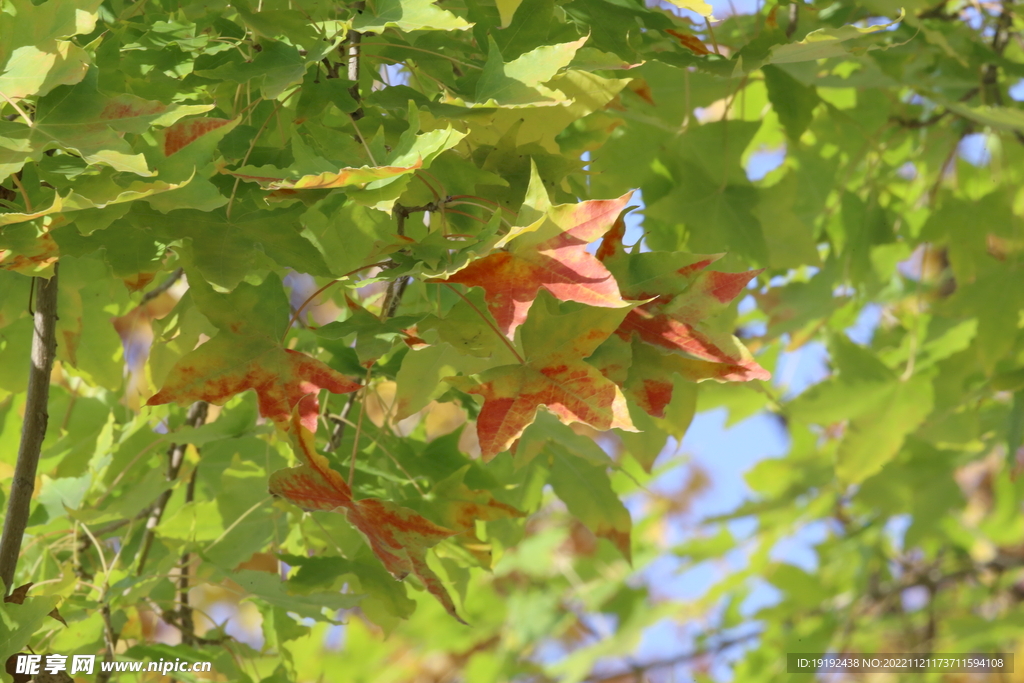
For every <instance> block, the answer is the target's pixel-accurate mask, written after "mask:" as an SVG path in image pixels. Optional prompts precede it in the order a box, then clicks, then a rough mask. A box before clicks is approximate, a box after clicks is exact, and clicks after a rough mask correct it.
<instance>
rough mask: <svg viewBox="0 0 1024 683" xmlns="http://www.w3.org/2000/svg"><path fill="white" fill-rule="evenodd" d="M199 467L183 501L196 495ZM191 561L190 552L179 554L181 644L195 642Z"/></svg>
mask: <svg viewBox="0 0 1024 683" xmlns="http://www.w3.org/2000/svg"><path fill="white" fill-rule="evenodd" d="M198 471H199V468H198V467H197V468H196V469H194V470H192V476H190V477H189V479H188V486H187V487H186V488H185V502H186V503H191V502H192V501H193V500H195V497H196V472H198ZM191 563H192V553H190V552H188V551H186V552H184V553H183V554H182V556H181V562H180V563H179V565H178V567H179V571H180V572H181V574H180V576H179V577H178V603H179V605H180V607H179V610H180V614H181V618H180V619H179V621H178V626H179V630H180V631H181V644H182V645H195V643H196V624H195V620H194V619H193V618H192V605H190V604H189V601H188V591H189V571H190V570H189V565H190V564H191Z"/></svg>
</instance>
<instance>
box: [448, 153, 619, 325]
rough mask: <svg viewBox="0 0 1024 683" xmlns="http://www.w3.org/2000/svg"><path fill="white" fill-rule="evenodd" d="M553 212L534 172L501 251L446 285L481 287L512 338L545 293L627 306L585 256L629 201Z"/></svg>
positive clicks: (597, 265) (562, 206)
mask: <svg viewBox="0 0 1024 683" xmlns="http://www.w3.org/2000/svg"><path fill="white" fill-rule="evenodd" d="M632 194H633V193H632V192H628V193H626V194H624V195H622V196H621V197H619V198H618V199H600V200H591V201H585V202H580V203H578V204H559V205H557V206H551V205H550V203H549V200H548V196H547V191H546V190H545V189H544V185H543V183H542V181H541V180H540V176H539V175H538V174H537V167H536V165H534V166H533V168H532V172H531V177H530V188H529V190H528V192H527V200H526V203H525V204H524V206H523V208H522V210H521V211H520V221H529V223H528V224H526V225H522V226H517V227H514V228H512V230H511V231H510V232H509V233H508V234H507V235H506V236H505V237H504V238H502V239H501V240H500V241H498V243H497V244H496V245H495V246H496V247H498V248H499V249H500V251H497V252H494V253H492V254H489V255H488V256H485V257H483V258H481V259H477V260H475V261H473V262H471V263H470V264H469V265H468V266H467V267H465V268H463V269H462V270H460V271H458V272H456V273H455V274H454V275H450V276H448V277H447V278H446V279H445V280H431V282H441V281H445V282H452V283H459V284H463V285H468V286H471V287H482V288H483V289H484V292H485V299H486V301H487V307H488V308H489V309H490V311H491V313H492V314H493V315H494V319H495V320H496V321H497V323H498V326H499V327H500V328H501V331H502V332H504V333H505V334H506V335H508V336H509V337H511V336H512V335H513V334H514V333H515V330H516V328H517V327H519V326H520V325H521V324H522V323H523V321H525V320H526V316H527V314H528V312H529V310H530V306H531V305H532V304H533V301H534V299H536V298H537V293H538V291H539V290H540V289H542V288H543V289H546V290H547V291H548V292H550V293H551V294H553V295H554V296H555V298H557V299H559V300H561V301H578V302H580V303H585V304H589V305H591V306H602V307H608V308H615V307H623V306H626V305H627V304H626V302H625V301H623V299H622V296H621V294H620V293H619V287H618V284H617V283H616V281H615V278H614V277H612V274H611V273H610V272H609V271H608V269H607V268H605V267H604V266H603V265H602V264H601V262H600V261H598V260H597V259H596V258H594V256H592V255H591V254H590V253H588V252H587V250H586V247H587V245H588V244H590V243H591V242H593V241H595V240H597V239H598V238H599V237H601V236H602V235H604V234H605V233H606V232H607V231H608V229H609V228H610V227H612V224H613V223H614V222H615V216H616V215H618V213H619V212H620V211H621V210H622V208H623V207H624V206H625V205H626V202H628V201H629V198H630V197H631V196H632Z"/></svg>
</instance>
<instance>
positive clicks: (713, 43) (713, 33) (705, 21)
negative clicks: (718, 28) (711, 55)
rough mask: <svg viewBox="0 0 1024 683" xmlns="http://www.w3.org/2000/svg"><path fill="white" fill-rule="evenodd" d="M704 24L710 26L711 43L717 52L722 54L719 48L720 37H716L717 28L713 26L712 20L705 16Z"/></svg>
mask: <svg viewBox="0 0 1024 683" xmlns="http://www.w3.org/2000/svg"><path fill="white" fill-rule="evenodd" d="M704 25H705V26H707V27H708V35H710V36H711V45H712V46H713V47H714V48H715V54H716V55H721V54H722V53H721V52H719V50H718V39H717V38H715V29H713V28H711V20H710V19H708V18H707V17H704Z"/></svg>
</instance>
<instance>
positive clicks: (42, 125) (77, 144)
mask: <svg viewBox="0 0 1024 683" xmlns="http://www.w3.org/2000/svg"><path fill="white" fill-rule="evenodd" d="M95 72H96V70H95V69H92V70H90V71H88V72H87V73H86V75H85V77H84V78H83V80H82V81H81V82H80V83H76V84H75V85H72V86H70V87H68V88H66V89H61V90H57V91H55V92H52V93H50V94H49V95H47V96H45V97H42V98H40V100H39V102H38V104H37V108H36V115H35V117H34V121H33V125H32V126H31V127H30V126H28V125H24V126H22V125H21V124H20V122H18V121H12V122H10V123H9V124H8V126H7V127H8V129H9V130H6V131H5V133H4V137H5V138H8V139H9V141H10V142H9V143H8V144H7V145H5V146H4V147H3V148H2V149H0V167H2V169H0V176H4V177H6V175H7V173H11V172H14V171H16V170H18V168H20V166H21V164H24V163H25V162H27V161H39V160H40V159H41V158H42V156H43V154H44V153H45V152H46V151H47V150H50V149H53V148H55V147H58V148H62V149H65V150H68V151H70V152H74V153H75V154H76V155H78V156H80V157H82V158H83V159H84V160H85V161H86V162H87V163H89V164H90V165H94V166H95V165H106V166H110V167H112V168H114V169H115V170H118V171H124V172H129V173H135V174H136V175H142V176H152V175H155V174H154V173H153V171H152V170H150V168H149V167H148V166H147V163H146V159H145V158H144V157H143V155H142V154H137V153H135V151H136V150H135V149H134V148H133V147H132V146H131V145H130V144H129V142H128V141H127V140H125V139H124V134H125V133H144V132H147V131H148V130H150V129H151V128H153V127H155V126H170V125H171V124H173V123H174V122H175V121H177V120H178V119H180V118H182V117H184V116H188V115H191V114H197V113H200V112H204V111H208V110H210V109H212V108H213V107H212V105H208V104H203V105H183V104H163V103H162V102H158V101H154V100H144V99H142V98H139V97H136V96H134V95H128V94H120V95H116V96H115V97H113V98H111V97H108V96H106V95H104V94H103V93H101V92H100V91H99V90H98V88H97V75H96V73H95ZM11 143H13V144H11ZM164 180H166V179H164Z"/></svg>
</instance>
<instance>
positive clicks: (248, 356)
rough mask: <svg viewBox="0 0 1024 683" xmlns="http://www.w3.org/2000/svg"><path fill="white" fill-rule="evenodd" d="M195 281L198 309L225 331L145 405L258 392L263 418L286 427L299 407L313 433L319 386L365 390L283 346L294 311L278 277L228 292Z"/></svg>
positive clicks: (184, 362)
mask: <svg viewBox="0 0 1024 683" xmlns="http://www.w3.org/2000/svg"><path fill="white" fill-rule="evenodd" d="M189 282H190V285H191V287H190V293H191V294H192V298H193V300H194V301H195V303H196V305H197V306H198V308H199V310H200V311H202V312H203V313H204V314H205V315H206V317H207V318H209V319H210V321H211V322H212V323H213V324H214V325H216V326H217V327H218V328H219V329H220V333H218V334H217V336H215V337H214V338H213V339H211V340H210V341H208V342H206V343H205V344H203V345H202V346H200V347H199V348H197V349H195V350H194V351H192V352H190V353H187V354H186V355H185V356H184V357H182V358H181V359H180V360H179V361H178V362H177V363H176V364H175V366H174V368H172V369H171V372H170V374H169V375H168V376H167V380H166V381H165V382H164V386H163V388H162V389H161V390H160V391H159V393H157V394H156V395H155V396H153V397H151V398H150V399H149V401H147V402H146V405H150V406H155V405H161V404H164V403H172V402H175V403H179V404H183V405H187V404H189V403H192V402H193V401H208V402H210V403H213V404H215V405H223V404H224V403H225V402H226V401H227V400H228V399H229V398H231V397H232V396H234V395H235V394H239V393H241V392H243V391H246V390H248V389H254V390H255V391H256V394H257V396H258V402H259V409H260V414H261V415H262V416H263V417H266V418H268V419H271V420H274V421H276V422H287V420H288V419H289V416H290V415H291V413H292V411H293V410H294V409H295V408H296V407H298V411H299V414H300V415H301V419H302V424H303V425H304V426H305V427H306V428H307V429H309V430H311V431H315V430H316V424H317V417H318V415H319V409H320V404H319V401H318V400H317V393H318V392H319V391H320V390H321V389H327V390H328V391H331V392H333V393H335V394H344V393H348V392H350V391H355V390H356V389H358V388H359V386H360V385H359V384H357V383H356V382H353V381H352V380H350V379H348V378H347V377H345V376H344V375H342V374H340V373H338V372H336V371H334V370H332V369H331V368H329V367H328V366H327V365H326V364H325V363H323V362H321V361H319V360H317V359H315V358H312V357H310V356H307V355H305V354H302V353H298V352H296V351H291V350H289V349H285V348H284V347H283V346H282V345H281V338H282V337H283V336H284V332H285V329H286V328H287V325H288V319H289V317H290V308H289V306H288V299H287V297H286V296H285V293H284V289H283V288H282V285H281V280H280V278H278V277H277V275H275V274H273V273H271V274H270V275H268V276H267V278H266V279H265V280H264V281H263V284H261V285H260V286H258V287H256V286H253V285H250V284H248V283H243V284H241V285H239V286H238V287H237V288H236V289H235V291H233V292H231V293H229V294H218V293H216V292H214V291H213V290H212V288H210V286H209V285H207V284H206V282H205V281H203V279H202V278H201V277H198V276H194V277H191V278H189Z"/></svg>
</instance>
